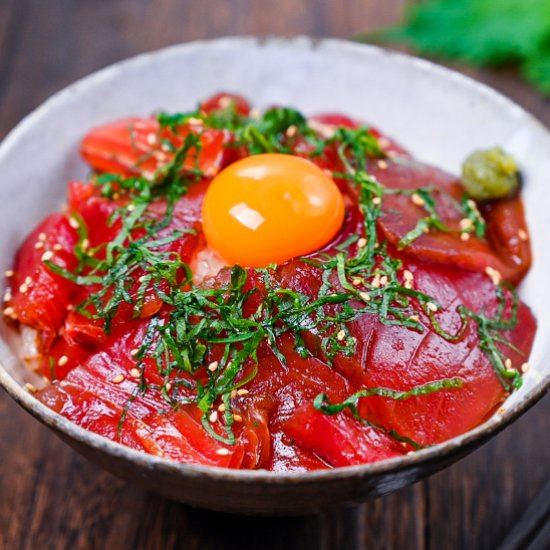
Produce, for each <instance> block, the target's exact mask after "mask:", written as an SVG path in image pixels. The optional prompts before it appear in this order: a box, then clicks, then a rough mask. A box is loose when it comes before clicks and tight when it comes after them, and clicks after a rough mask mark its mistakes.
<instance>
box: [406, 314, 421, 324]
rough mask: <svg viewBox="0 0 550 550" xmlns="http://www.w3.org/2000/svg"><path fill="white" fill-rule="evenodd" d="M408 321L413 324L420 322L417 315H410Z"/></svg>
mask: <svg viewBox="0 0 550 550" xmlns="http://www.w3.org/2000/svg"><path fill="white" fill-rule="evenodd" d="M409 321H414V322H415V323H419V322H420V317H419V316H418V315H411V316H410V317H409Z"/></svg>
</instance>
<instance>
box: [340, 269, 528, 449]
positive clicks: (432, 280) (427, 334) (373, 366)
mask: <svg viewBox="0 0 550 550" xmlns="http://www.w3.org/2000/svg"><path fill="white" fill-rule="evenodd" d="M409 269H410V270H411V271H412V272H413V273H414V277H415V278H414V281H415V288H416V289H418V290H420V291H423V292H425V293H427V294H429V295H431V296H433V297H434V298H435V299H437V300H438V302H439V303H440V304H441V306H442V311H441V312H440V313H437V314H436V317H437V319H438V322H439V323H440V324H441V326H442V327H443V328H444V329H445V330H447V331H448V332H449V333H452V334H456V333H458V329H459V327H460V326H461V321H460V316H459V314H458V313H457V311H456V308H457V306H458V305H459V304H461V303H462V304H464V305H465V306H466V307H468V308H470V309H472V310H474V311H477V310H479V308H480V307H483V305H484V304H485V308H486V311H487V315H492V314H494V312H495V310H496V307H497V298H496V293H495V288H494V285H493V284H492V282H491V281H490V280H489V278H488V277H486V276H483V275H480V274H476V273H468V272H460V271H453V270H444V269H427V268H424V267H414V266H409ZM509 313H510V306H509V304H508V306H507V314H509ZM422 319H423V323H424V324H425V326H426V327H430V323H429V321H428V319H427V318H425V317H423V318H422ZM535 329H536V323H535V320H534V318H533V316H532V314H531V312H530V310H529V309H528V308H527V306H525V305H524V304H521V303H520V304H519V309H518V323H517V326H516V328H515V329H513V330H508V331H503V332H502V333H501V335H502V336H503V337H504V338H506V339H507V340H508V341H509V342H510V343H511V344H512V346H515V347H516V348H517V349H518V350H519V351H515V350H514V348H513V347H511V348H509V347H507V346H504V345H503V344H498V348H499V349H500V350H501V352H502V353H503V354H504V357H508V358H509V359H510V360H511V364H512V366H513V368H515V369H519V368H520V367H521V365H522V363H524V362H525V361H526V360H527V358H528V356H529V352H530V349H531V346H532V342H533V338H534V333H535ZM350 332H351V333H352V334H353V335H354V336H355V337H356V338H357V339H358V342H361V346H362V351H361V353H360V355H359V356H360V357H362V361H363V369H364V372H365V377H364V386H366V387H382V388H389V389H393V390H401V391H408V390H410V389H412V388H413V387H415V386H418V385H422V384H426V383H429V382H435V381H438V380H442V379H448V378H455V377H458V378H460V379H461V380H462V381H463V385H462V387H459V388H453V389H447V390H441V391H438V392H435V393H432V394H430V395H425V396H421V397H411V398H409V399H406V400H402V401H395V400H392V399H389V398H380V397H369V398H365V399H364V400H363V408H362V412H363V414H364V415H366V416H367V417H368V418H369V419H371V420H373V421H374V422H375V423H377V424H380V425H382V426H384V427H386V428H388V429H390V428H392V429H395V430H396V431H397V432H398V433H400V434H401V435H404V436H407V437H410V438H411V439H413V440H415V441H417V442H418V443H420V444H422V445H431V444H434V443H438V442H441V441H444V440H446V439H449V438H451V437H454V436H456V435H459V434H461V433H464V432H466V431H468V430H470V429H472V428H474V427H475V426H477V425H479V424H480V423H481V422H483V421H484V420H485V419H486V418H487V417H488V416H489V415H490V414H491V413H492V412H493V411H494V408H495V407H496V406H497V405H498V404H499V403H500V402H502V400H503V399H504V398H505V396H506V391H505V389H504V388H503V386H502V384H501V382H500V381H499V379H498V378H497V376H496V374H495V371H494V369H493V366H492V364H491V363H490V361H489V359H488V357H487V355H486V354H485V353H484V352H483V351H481V349H480V347H479V346H480V340H479V337H478V333H477V327H476V324H475V323H474V322H473V321H470V322H469V324H468V328H467V329H466V331H465V334H464V335H463V337H462V338H461V339H460V340H459V341H456V342H449V341H447V340H446V339H444V338H443V337H441V336H439V335H438V334H436V333H435V332H434V331H433V329H430V328H428V330H425V331H424V332H423V333H418V332H416V331H413V330H408V329H406V328H403V327H399V326H385V325H381V324H379V325H378V326H377V327H376V329H375V330H374V331H373V330H372V329H371V328H370V327H369V326H368V324H362V320H361V319H359V320H358V321H356V322H355V324H354V326H353V327H351V330H350ZM365 332H366V333H367V334H368V336H367V337H365ZM363 342H366V344H365V343H363ZM335 361H336V363H338V361H339V358H336V360H335Z"/></svg>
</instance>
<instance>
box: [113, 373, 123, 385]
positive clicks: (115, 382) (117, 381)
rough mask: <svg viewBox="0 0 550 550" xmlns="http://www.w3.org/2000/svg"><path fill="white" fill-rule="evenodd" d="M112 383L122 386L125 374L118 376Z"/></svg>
mask: <svg viewBox="0 0 550 550" xmlns="http://www.w3.org/2000/svg"><path fill="white" fill-rule="evenodd" d="M111 382H112V383H113V384H120V383H121V382H124V375H123V374H117V375H116V376H115V377H114V378H113V379H112V380H111Z"/></svg>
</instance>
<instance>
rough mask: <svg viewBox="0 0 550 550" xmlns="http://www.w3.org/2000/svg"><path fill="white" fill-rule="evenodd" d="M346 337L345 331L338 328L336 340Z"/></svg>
mask: <svg viewBox="0 0 550 550" xmlns="http://www.w3.org/2000/svg"><path fill="white" fill-rule="evenodd" d="M345 337H346V331H345V330H339V331H338V334H337V335H336V340H338V341H339V342H341V341H342V340H343V339H344V338H345Z"/></svg>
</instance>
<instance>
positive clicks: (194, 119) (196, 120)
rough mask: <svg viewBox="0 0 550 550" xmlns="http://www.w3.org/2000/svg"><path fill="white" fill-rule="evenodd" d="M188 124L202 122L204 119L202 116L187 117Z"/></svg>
mask: <svg viewBox="0 0 550 550" xmlns="http://www.w3.org/2000/svg"><path fill="white" fill-rule="evenodd" d="M187 124H202V120H201V119H200V118H197V117H194V116H191V117H189V118H188V119H187Z"/></svg>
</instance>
